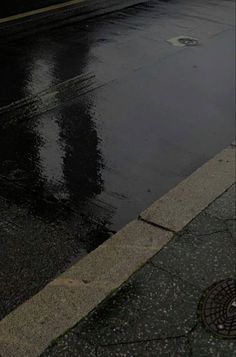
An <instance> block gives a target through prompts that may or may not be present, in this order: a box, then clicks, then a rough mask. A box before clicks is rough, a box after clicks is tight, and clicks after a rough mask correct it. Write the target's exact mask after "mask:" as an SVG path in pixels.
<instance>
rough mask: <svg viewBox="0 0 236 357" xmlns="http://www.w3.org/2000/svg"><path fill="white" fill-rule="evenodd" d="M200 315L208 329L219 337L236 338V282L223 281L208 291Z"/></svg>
mask: <svg viewBox="0 0 236 357" xmlns="http://www.w3.org/2000/svg"><path fill="white" fill-rule="evenodd" d="M199 314H200V318H201V320H202V322H203V323H204V325H205V326H206V328H207V329H209V330H210V331H211V332H213V333H214V334H216V335H217V336H218V337H223V338H231V339H234V338H236V280H235V279H226V280H222V281H219V282H218V283H215V284H214V285H212V286H211V287H210V288H209V289H207V291H206V292H205V293H204V295H203V297H202V299H201V301H200V305H199Z"/></svg>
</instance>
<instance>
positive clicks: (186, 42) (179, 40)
mask: <svg viewBox="0 0 236 357" xmlns="http://www.w3.org/2000/svg"><path fill="white" fill-rule="evenodd" d="M167 42H169V43H170V44H171V45H173V46H176V47H188V46H189V47H190V46H198V45H199V41H198V40H197V39H196V38H194V37H190V36H178V37H173V38H170V39H169V40H167Z"/></svg>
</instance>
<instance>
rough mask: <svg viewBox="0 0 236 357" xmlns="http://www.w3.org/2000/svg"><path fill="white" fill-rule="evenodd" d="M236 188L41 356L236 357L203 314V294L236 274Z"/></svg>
mask: <svg viewBox="0 0 236 357" xmlns="http://www.w3.org/2000/svg"><path fill="white" fill-rule="evenodd" d="M235 190H236V186H235V184H234V185H233V186H231V187H230V188H229V189H228V190H227V191H226V192H224V193H223V194H222V195H221V196H220V197H219V198H217V199H216V200H215V201H214V202H212V203H211V204H210V205H209V206H208V207H207V208H206V209H205V210H203V211H202V212H201V213H200V214H199V215H198V216H197V217H196V218H195V219H193V221H192V222H191V223H189V224H188V225H187V226H186V227H185V228H184V229H183V230H182V231H181V232H180V233H178V234H176V235H175V236H174V238H173V239H172V240H171V241H170V242H169V243H168V244H167V245H166V246H165V247H164V248H163V249H162V250H161V251H160V252H159V253H158V254H156V255H155V256H154V257H153V258H152V259H151V260H149V261H148V262H147V263H146V264H145V265H144V266H143V267H142V268H141V269H140V270H139V271H138V272H137V273H135V274H134V275H133V276H132V277H131V278H130V279H129V280H128V281H127V282H126V283H124V284H123V285H122V287H121V288H120V289H119V290H118V292H116V293H115V294H114V295H113V296H111V297H109V298H108V299H107V300H105V301H104V302H103V303H102V304H101V305H100V306H99V307H97V308H96V309H95V310H94V311H93V312H92V313H91V314H90V315H88V316H87V317H86V318H84V319H83V320H82V321H81V322H80V323H78V324H77V325H76V326H75V327H73V328H72V329H71V330H69V331H68V332H67V333H66V334H65V335H64V336H62V337H60V338H58V339H57V340H56V341H54V342H53V343H52V345H51V346H50V347H49V348H48V349H47V350H46V351H45V352H44V353H43V354H42V355H41V356H42V357H54V356H57V357H62V356H63V357H66V356H68V357H73V356H77V357H108V356H109V357H121V356H130V357H136V356H137V357H159V356H160V357H164V356H166V357H167V356H168V357H169V356H173V357H177V356H192V357H211V356H212V357H213V356H214V357H221V356H222V357H234V356H236V340H235V339H234V340H233V339H222V338H219V337H217V336H215V335H213V334H212V333H211V332H208V330H207V329H205V327H204V326H203V324H202V322H201V321H200V318H199V314H198V307H199V301H200V299H201V296H202V295H203V293H204V291H205V290H206V289H207V288H208V287H209V286H211V285H212V284H213V283H215V282H218V281H220V280H222V279H227V278H235V276H236V209H235V197H236V192H235Z"/></svg>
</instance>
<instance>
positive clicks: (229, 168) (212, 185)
mask: <svg viewBox="0 0 236 357" xmlns="http://www.w3.org/2000/svg"><path fill="white" fill-rule="evenodd" d="M235 162H236V149H235V147H234V146H233V145H232V146H229V147H227V148H226V149H224V150H223V151H221V152H220V153H219V154H217V155H216V156H215V157H214V158H213V159H211V160H209V161H208V162H207V163H205V164H204V165H203V166H201V167H200V168H199V169H198V170H196V171H195V172H194V173H193V174H192V175H190V176H189V177H188V178H187V179H185V180H184V181H182V182H181V183H180V184H178V185H177V186H176V187H175V188H173V189H172V190H170V191H169V192H168V193H167V194H166V195H164V196H163V197H162V198H160V199H159V200H157V201H156V202H154V203H153V205H151V206H150V207H149V208H148V209H146V210H145V211H144V212H143V213H141V214H140V216H139V217H138V218H137V219H136V220H134V221H132V222H131V223H129V224H128V225H127V226H125V227H124V228H123V229H121V230H120V231H119V232H118V233H116V234H115V235H114V236H113V237H112V238H110V239H109V240H107V241H106V242H105V243H103V244H102V245H100V246H99V247H98V248H97V249H96V250H94V251H93V252H91V253H90V254H88V255H87V256H85V257H84V258H83V259H81V260H80V261H79V262H77V263H76V264H75V265H73V266H72V267H71V268H69V269H68V270H67V271H66V272H64V273H63V274H61V275H60V276H59V277H57V278H56V279H55V280H53V281H52V282H50V283H49V284H48V285H46V287H45V288H43V289H42V290H41V291H40V292H39V293H38V294H36V295H35V296H33V297H32V298H31V299H29V300H28V301H26V302H25V303H23V304H22V305H20V306H19V307H18V308H17V309H16V310H14V311H13V312H11V313H10V314H9V315H7V316H6V317H5V318H4V319H3V320H1V321H0V355H1V356H2V357H15V356H17V357H23V356H24V357H25V356H27V357H31V356H32V357H33V356H34V357H36V356H38V355H40V354H41V353H42V352H43V351H44V350H45V349H46V348H47V347H48V345H49V344H50V343H51V342H52V341H53V340H55V339H56V338H57V337H59V336H60V335H62V334H63V333H65V332H66V331H67V330H68V329H70V328H71V327H73V326H74V325H75V324H76V323H78V322H79V321H80V320H81V319H82V318H84V317H85V316H86V315H88V313H90V312H91V311H92V310H94V309H95V308H96V307H97V306H98V305H99V304H100V303H101V302H102V301H104V299H106V298H107V297H108V296H110V295H111V294H112V293H114V292H115V291H117V289H119V288H120V286H121V285H122V284H123V283H124V282H125V281H126V280H127V279H128V278H129V277H130V276H131V275H133V274H134V273H135V272H136V271H137V270H139V269H140V268H141V267H142V266H143V265H144V264H145V263H146V262H147V261H148V260H149V259H150V258H152V257H153V256H154V255H155V254H157V253H158V251H160V250H161V249H162V248H163V247H164V246H165V245H166V244H167V243H168V242H169V241H170V240H171V239H172V237H173V236H174V235H175V234H176V233H178V232H179V231H180V230H182V229H183V228H184V227H185V226H186V225H187V224H188V223H189V222H190V221H191V220H192V219H194V218H195V217H196V216H197V215H198V214H199V213H200V212H201V211H202V210H204V209H205V208H206V207H207V206H209V205H210V204H211V203H212V202H213V201H214V200H215V199H216V198H217V197H219V196H220V195H221V194H223V193H224V192H225V191H226V190H227V189H228V188H229V187H231V186H232V185H233V184H234V182H235V179H236V178H235V175H236V173H235Z"/></svg>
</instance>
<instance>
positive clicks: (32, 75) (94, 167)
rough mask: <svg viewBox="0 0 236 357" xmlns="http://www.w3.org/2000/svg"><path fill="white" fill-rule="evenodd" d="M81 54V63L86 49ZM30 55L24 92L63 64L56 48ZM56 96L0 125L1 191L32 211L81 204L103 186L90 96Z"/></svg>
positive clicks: (40, 86)
mask: <svg viewBox="0 0 236 357" xmlns="http://www.w3.org/2000/svg"><path fill="white" fill-rule="evenodd" d="M62 57H64V53H63V54H62ZM81 57H82V58H81V63H86V52H83V53H81ZM29 58H30V59H29V61H30V63H29V64H28V65H27V64H26V66H27V68H28V69H29V73H28V76H27V80H26V79H25V80H24V83H22V86H23V87H24V88H23V90H22V92H23V93H24V95H25V96H30V95H35V94H38V93H40V91H42V90H44V89H45V88H49V87H51V86H53V85H54V84H55V77H56V78H57V80H58V76H59V72H60V66H62V65H63V64H61V63H60V52H58V53H56V54H55V53H53V51H52V50H51V49H50V48H48V51H46V52H42V51H41V49H40V48H39V52H38V53H37V52H35V53H34V55H32V54H31V55H30V56H29ZM80 70H81V68H80ZM59 95H60V94H58V96H59ZM61 102H62V105H60V106H58V107H57V108H56V109H53V110H51V111H48V112H46V113H44V114H42V115H39V116H37V117H33V118H30V119H29V120H27V119H26V120H24V121H22V122H18V121H17V120H16V121H15V123H14V125H12V124H11V125H9V126H5V127H4V128H1V129H0V157H1V161H0V175H1V177H2V182H3V183H4V182H5V184H7V189H6V187H5V186H4V185H5V184H2V185H1V188H2V189H0V190H1V192H0V194H1V195H4V196H5V197H6V198H9V197H10V198H11V200H14V201H15V202H19V201H20V203H22V202H23V203H25V202H27V204H29V205H30V207H31V209H33V210H34V211H35V212H36V213H37V214H43V215H47V216H48V214H49V211H50V209H49V210H48V206H50V204H51V203H53V207H54V208H55V207H56V209H58V210H61V208H62V207H63V206H64V205H66V206H67V207H68V206H70V207H77V208H78V207H82V206H84V204H85V203H86V202H87V201H88V200H91V199H92V198H94V197H95V196H96V195H98V194H99V193H101V191H102V189H103V183H102V179H101V170H102V166H103V164H102V155H101V152H100V150H99V139H98V136H97V131H96V126H95V124H94V122H93V120H92V116H91V109H90V108H91V106H92V102H91V97H90V99H89V97H88V96H82V97H81V98H77V99H76V102H74V103H72V104H71V103H69V104H68V103H67V104H63V98H61ZM4 179H6V180H5V181H4ZM7 181H8V182H7ZM52 213H53V215H54V214H55V210H54V209H53V210H52Z"/></svg>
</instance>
